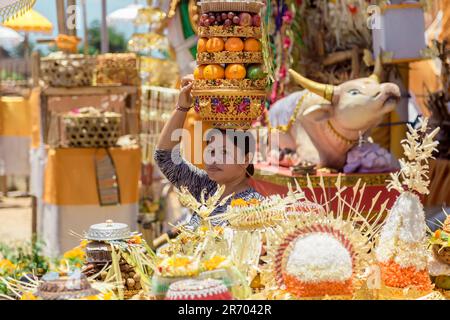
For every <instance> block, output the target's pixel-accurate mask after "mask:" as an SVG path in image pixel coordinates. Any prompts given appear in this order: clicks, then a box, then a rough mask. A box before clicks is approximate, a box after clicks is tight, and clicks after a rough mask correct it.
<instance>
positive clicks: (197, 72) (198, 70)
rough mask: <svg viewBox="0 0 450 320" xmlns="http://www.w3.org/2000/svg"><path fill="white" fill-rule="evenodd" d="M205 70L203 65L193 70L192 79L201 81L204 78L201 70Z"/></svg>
mask: <svg viewBox="0 0 450 320" xmlns="http://www.w3.org/2000/svg"><path fill="white" fill-rule="evenodd" d="M204 69H205V66H204V65H201V66H198V67H197V68H195V70H194V79H196V80H201V79H203V78H204V76H203V70H204Z"/></svg>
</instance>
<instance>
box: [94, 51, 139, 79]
mask: <svg viewBox="0 0 450 320" xmlns="http://www.w3.org/2000/svg"><path fill="white" fill-rule="evenodd" d="M95 80H96V84H122V85H132V86H133V85H138V84H139V74H138V69H137V57H136V54H134V53H107V54H102V55H99V56H98V57H97V66H96V68H95Z"/></svg>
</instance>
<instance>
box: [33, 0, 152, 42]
mask: <svg viewBox="0 0 450 320" xmlns="http://www.w3.org/2000/svg"><path fill="white" fill-rule="evenodd" d="M78 2H80V1H78ZM137 2H138V3H141V4H145V1H144V0H138V1H137ZM106 3H107V12H108V13H111V12H113V11H115V10H117V9H120V8H123V7H126V6H127V5H129V4H132V3H134V0H108V1H107V2H106ZM86 6H87V19H88V25H90V24H91V22H92V21H94V20H100V19H101V0H86ZM34 10H36V11H38V12H39V13H41V14H42V15H44V16H45V17H47V18H48V19H49V20H50V21H51V22H52V23H53V26H54V29H53V35H43V34H31V35H30V40H31V41H33V40H34V39H36V38H38V39H39V38H41V39H42V38H50V37H55V36H56V35H57V34H58V25H57V18H56V4H55V0H37V1H36V5H35V6H34ZM115 28H116V29H117V30H118V31H120V32H122V33H123V34H124V35H125V36H126V37H129V36H131V34H132V33H133V25H132V24H131V23H125V24H120V25H115ZM78 36H79V37H80V38H82V37H83V29H82V28H81V29H78ZM37 48H40V49H42V50H43V51H46V48H47V46H46V45H39V46H38V47H37Z"/></svg>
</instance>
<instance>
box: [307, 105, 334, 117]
mask: <svg viewBox="0 0 450 320" xmlns="http://www.w3.org/2000/svg"><path fill="white" fill-rule="evenodd" d="M332 108H333V107H332V106H331V104H315V105H312V106H310V107H308V108H306V109H305V111H304V112H303V116H304V117H305V118H307V119H310V120H313V121H326V120H328V119H330V118H331V115H332V111H333V109H332Z"/></svg>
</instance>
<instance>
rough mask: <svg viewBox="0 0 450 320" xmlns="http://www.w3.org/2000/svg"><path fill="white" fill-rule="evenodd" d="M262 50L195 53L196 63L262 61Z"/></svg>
mask: <svg viewBox="0 0 450 320" xmlns="http://www.w3.org/2000/svg"><path fill="white" fill-rule="evenodd" d="M263 62H264V58H263V55H262V52H231V51H222V52H201V53H198V54H197V63H198V64H211V63H218V64H223V63H263Z"/></svg>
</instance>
